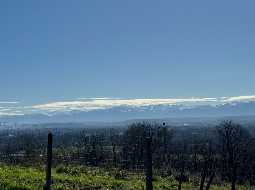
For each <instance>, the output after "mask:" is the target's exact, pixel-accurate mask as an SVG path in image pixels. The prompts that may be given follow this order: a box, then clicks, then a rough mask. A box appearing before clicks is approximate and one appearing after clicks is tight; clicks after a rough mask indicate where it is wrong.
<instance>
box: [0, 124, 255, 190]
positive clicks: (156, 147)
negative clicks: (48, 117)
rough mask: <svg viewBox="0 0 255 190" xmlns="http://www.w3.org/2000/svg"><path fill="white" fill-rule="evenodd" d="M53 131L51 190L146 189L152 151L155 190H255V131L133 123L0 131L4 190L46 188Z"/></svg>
mask: <svg viewBox="0 0 255 190" xmlns="http://www.w3.org/2000/svg"><path fill="white" fill-rule="evenodd" d="M49 131H51V133H53V163H52V164H53V189H54V190H55V189H66V190H68V189H74V190H75V189H76V190H85V189H87V190H89V189H92V190H93V189H98V190H100V189H105V190H107V189H108V190H110V189H120V190H122V189H123V190H125V189H126V190H129V189H130V190H132V189H134V190H135V189H137V190H139V189H140V190H143V189H145V177H144V171H145V170H146V167H145V166H148V165H147V164H146V163H148V162H145V160H147V158H148V157H149V156H147V155H148V154H147V153H148V152H149V154H150V155H152V163H153V164H152V165H151V163H150V167H151V166H152V167H153V173H154V176H153V177H154V180H153V186H154V189H156V190H157V189H158V190H160V189H166V190H167V189H172V190H192V189H194V190H195V189H196V190H198V189H199V190H216V189H222V190H224V189H226V190H227V189H231V190H238V189H247V190H249V189H255V188H254V185H255V159H254V158H255V132H254V131H255V127H252V126H241V125H239V124H236V123H233V122H231V121H225V122H222V123H220V124H219V125H218V126H208V127H206V126H204V125H203V126H189V127H187V126H186V127H179V126H178V127H175V126H167V125H166V124H165V123H161V124H157V123H153V124H152V123H135V124H132V125H130V126H129V127H128V128H101V129H100V128H93V129H92V128H82V127H81V128H45V127H40V126H33V127H31V128H29V129H24V128H22V129H17V128H10V129H3V130H0V163H2V164H0V189H3V190H5V189H8V190H13V189H21V190H29V189H30V190H31V189H42V188H43V185H44V183H45V181H44V180H45V176H44V167H43V166H44V164H45V161H46V151H45V150H46V147H47V135H48V132H49ZM148 137H149V138H148ZM148 139H151V142H152V143H151V148H150V150H149V149H148V148H147V149H146V148H145V147H147V146H145V145H146V143H147V140H148ZM147 168H149V167H147Z"/></svg>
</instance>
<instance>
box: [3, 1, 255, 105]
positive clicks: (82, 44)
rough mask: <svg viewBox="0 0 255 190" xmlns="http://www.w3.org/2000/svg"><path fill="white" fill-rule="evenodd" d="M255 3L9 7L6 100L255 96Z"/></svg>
mask: <svg viewBox="0 0 255 190" xmlns="http://www.w3.org/2000/svg"><path fill="white" fill-rule="evenodd" d="M254 7H255V1H254V0H246V1H235V0H229V1H227V0H226V1H222V0H213V1H205V0H200V1H196V0H192V1H190V0H186V1H180V0H175V1H174V0H157V1H155V0H75V1H70V0H42V1H40V0H39V1H35V0H24V1H20V0H13V1H1V2H0V24H1V28H0V88H1V90H0V100H1V101H13V100H16V101H21V102H26V103H35V102H36V103H39V102H49V101H56V100H70V99H76V98H81V97H122V98H135V97H137V98H165V97H191V96H209V97H214V96H237V95H251V94H255V88H254V87H255V63H254V62H255V22H254V18H255V11H254Z"/></svg>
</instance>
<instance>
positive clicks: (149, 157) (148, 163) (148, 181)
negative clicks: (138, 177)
mask: <svg viewBox="0 0 255 190" xmlns="http://www.w3.org/2000/svg"><path fill="white" fill-rule="evenodd" d="M151 141H152V140H151V137H147V138H146V190H153V186H152V152H151Z"/></svg>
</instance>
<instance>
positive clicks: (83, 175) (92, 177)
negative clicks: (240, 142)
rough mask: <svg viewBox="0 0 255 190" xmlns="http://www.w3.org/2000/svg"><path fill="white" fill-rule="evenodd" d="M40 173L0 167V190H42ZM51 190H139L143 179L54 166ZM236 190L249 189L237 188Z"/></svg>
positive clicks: (160, 182)
mask: <svg viewBox="0 0 255 190" xmlns="http://www.w3.org/2000/svg"><path fill="white" fill-rule="evenodd" d="M43 185H44V171H43V169H42V168H41V169H40V168H37V169H36V168H30V167H22V166H8V165H6V164H1V167H0V189H1V190H38V189H43ZM153 185H154V189H156V190H161V189H162V190H168V189H169V190H175V189H177V181H175V180H174V178H173V177H167V178H162V177H155V179H154V182H153ZM52 189H53V190H94V189H95V190H143V189H145V183H144V176H143V175H142V174H140V175H138V174H131V173H128V172H121V171H111V172H108V171H105V170H102V169H99V168H88V167H83V166H69V167H64V166H58V167H56V168H54V169H53V185H52ZM182 189H184V190H191V189H198V184H197V183H196V182H194V181H193V182H190V183H184V184H183V188H182ZM211 189H212V190H216V189H219V190H220V189H221V190H225V189H229V188H228V187H227V186H224V187H223V186H221V187H220V186H212V188H211ZM238 189H240V190H244V189H249V188H245V187H244V186H243V187H239V188H238Z"/></svg>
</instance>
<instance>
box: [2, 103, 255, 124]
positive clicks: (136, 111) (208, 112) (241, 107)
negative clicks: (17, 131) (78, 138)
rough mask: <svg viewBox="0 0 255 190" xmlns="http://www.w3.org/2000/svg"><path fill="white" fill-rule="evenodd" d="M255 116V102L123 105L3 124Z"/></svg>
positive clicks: (22, 117)
mask: <svg viewBox="0 0 255 190" xmlns="http://www.w3.org/2000/svg"><path fill="white" fill-rule="evenodd" d="M248 115H255V101H253V100H252V101H245V102H241V101H232V102H229V103H225V104H218V105H192V106H186V105H182V104H179V105H145V106H129V105H121V106H115V107H110V108H105V109H95V110H89V111H87V110H70V111H69V110H68V111H61V112H58V111H55V112H52V113H51V114H44V113H27V114H23V115H7V116H1V117H0V122H10V123H66V122H90V121H91V122H119V121H125V120H131V119H155V118H192V117H227V116H248Z"/></svg>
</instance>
